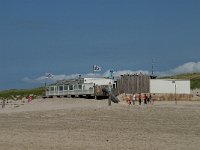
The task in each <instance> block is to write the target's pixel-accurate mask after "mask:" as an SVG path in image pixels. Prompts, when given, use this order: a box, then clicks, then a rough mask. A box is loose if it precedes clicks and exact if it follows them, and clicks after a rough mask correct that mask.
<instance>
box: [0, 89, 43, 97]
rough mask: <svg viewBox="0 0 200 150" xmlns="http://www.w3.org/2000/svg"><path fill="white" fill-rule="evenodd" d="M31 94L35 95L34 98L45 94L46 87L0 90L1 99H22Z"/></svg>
mask: <svg viewBox="0 0 200 150" xmlns="http://www.w3.org/2000/svg"><path fill="white" fill-rule="evenodd" d="M29 95H33V98H36V97H42V96H44V87H39V88H34V89H21V90H18V89H11V90H6V91H0V99H22V98H24V97H25V98H27V97H28V96H29Z"/></svg>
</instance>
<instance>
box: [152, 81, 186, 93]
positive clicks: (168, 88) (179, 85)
mask: <svg viewBox="0 0 200 150" xmlns="http://www.w3.org/2000/svg"><path fill="white" fill-rule="evenodd" d="M175 90H176V93H177V94H190V80H173V79H151V80H150V93H175Z"/></svg>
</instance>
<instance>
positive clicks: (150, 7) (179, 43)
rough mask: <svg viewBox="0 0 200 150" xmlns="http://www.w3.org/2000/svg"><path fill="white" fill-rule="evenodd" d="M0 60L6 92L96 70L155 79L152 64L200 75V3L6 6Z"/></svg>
mask: <svg viewBox="0 0 200 150" xmlns="http://www.w3.org/2000/svg"><path fill="white" fill-rule="evenodd" d="M0 53H1V55H0V72H1V74H0V90H3V89H11V88H31V87H37V86H38V85H41V81H40V82H39V81H38V82H37V81H36V79H38V78H41V77H42V76H44V74H45V73H46V72H50V73H52V74H54V75H57V76H59V75H65V76H70V75H72V74H76V73H77V74H88V73H92V65H94V64H97V65H100V66H101V67H102V72H101V74H103V73H104V72H106V71H107V70H109V69H111V68H112V69H114V70H115V71H120V70H131V71H136V70H144V71H147V72H148V71H149V72H151V62H152V59H154V61H155V64H154V65H155V66H154V67H155V71H157V72H167V71H169V70H172V69H174V68H176V67H178V68H179V69H180V67H181V66H184V67H187V65H188V63H190V64H191V63H192V65H193V70H192V71H200V64H199V60H200V1H199V0H0ZM185 64H186V65H185ZM184 67H183V68H184ZM189 67H190V66H189ZM183 68H182V69H183ZM186 70H187V69H186ZM31 80H33V82H31ZM28 81H29V82H28Z"/></svg>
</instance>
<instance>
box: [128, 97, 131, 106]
mask: <svg viewBox="0 0 200 150" xmlns="http://www.w3.org/2000/svg"><path fill="white" fill-rule="evenodd" d="M127 102H128V105H131V96H130V95H129V96H128V97H127Z"/></svg>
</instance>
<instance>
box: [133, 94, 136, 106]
mask: <svg viewBox="0 0 200 150" xmlns="http://www.w3.org/2000/svg"><path fill="white" fill-rule="evenodd" d="M135 101H136V95H135V94H134V93H133V98H132V103H133V105H135Z"/></svg>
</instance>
